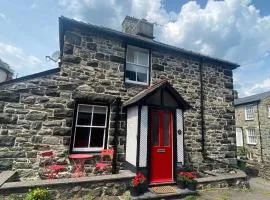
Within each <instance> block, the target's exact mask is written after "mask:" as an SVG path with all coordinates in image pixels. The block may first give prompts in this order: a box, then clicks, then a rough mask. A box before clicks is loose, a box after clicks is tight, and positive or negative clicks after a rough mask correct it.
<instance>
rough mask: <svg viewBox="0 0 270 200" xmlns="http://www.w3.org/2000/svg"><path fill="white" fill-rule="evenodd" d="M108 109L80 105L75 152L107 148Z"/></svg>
mask: <svg viewBox="0 0 270 200" xmlns="http://www.w3.org/2000/svg"><path fill="white" fill-rule="evenodd" d="M107 117H108V107H107V106H98V105H88V104H78V106H77V115H76V122H75V129H74V135H73V137H74V138H73V148H72V150H73V151H100V150H102V149H104V147H105V137H106V128H107Z"/></svg>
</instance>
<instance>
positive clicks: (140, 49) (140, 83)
mask: <svg viewBox="0 0 270 200" xmlns="http://www.w3.org/2000/svg"><path fill="white" fill-rule="evenodd" d="M130 48H131V49H134V50H137V51H142V52H147V54H148V58H147V66H146V65H141V64H138V61H136V63H132V62H128V61H127V56H126V69H125V70H127V64H132V65H135V66H137V67H145V68H146V69H147V74H146V77H147V78H146V82H140V81H133V80H129V79H127V77H126V74H125V82H126V83H133V84H138V85H148V84H149V74H150V70H149V68H150V66H149V65H150V63H149V50H148V49H143V48H140V47H136V46H132V45H127V53H128V49H130ZM136 80H137V71H136Z"/></svg>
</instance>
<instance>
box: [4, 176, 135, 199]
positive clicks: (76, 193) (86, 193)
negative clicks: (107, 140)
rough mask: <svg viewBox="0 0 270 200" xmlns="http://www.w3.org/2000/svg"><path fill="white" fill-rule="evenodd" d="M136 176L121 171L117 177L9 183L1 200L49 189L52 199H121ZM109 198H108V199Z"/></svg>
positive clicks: (19, 197) (20, 197)
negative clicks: (30, 191)
mask: <svg viewBox="0 0 270 200" xmlns="http://www.w3.org/2000/svg"><path fill="white" fill-rule="evenodd" d="M133 177H134V174H132V173H130V172H125V171H121V172H120V173H119V174H116V175H107V176H102V177H101V176H95V177H85V178H83V179H81V178H73V179H58V180H45V181H44V180H42V181H40V180H37V181H25V182H8V183H5V184H4V185H2V187H1V188H0V199H22V197H25V195H26V193H28V192H29V190H33V189H36V188H44V189H47V190H48V191H49V193H50V197H51V199H74V200H75V199H99V198H100V199H107V198H109V199H119V198H117V196H121V195H123V194H124V192H125V191H126V190H128V189H129V184H130V181H131V179H132V178H133ZM106 197H107V198H106Z"/></svg>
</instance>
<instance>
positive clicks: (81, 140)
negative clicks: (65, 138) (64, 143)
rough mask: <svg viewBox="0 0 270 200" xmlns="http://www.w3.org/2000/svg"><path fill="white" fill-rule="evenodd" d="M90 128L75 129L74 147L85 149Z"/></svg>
mask: <svg viewBox="0 0 270 200" xmlns="http://www.w3.org/2000/svg"><path fill="white" fill-rule="evenodd" d="M89 133H90V128H88V127H77V128H76V133H75V142H74V147H80V148H87V147H88V142H89Z"/></svg>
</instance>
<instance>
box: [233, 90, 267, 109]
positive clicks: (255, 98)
mask: <svg viewBox="0 0 270 200" xmlns="http://www.w3.org/2000/svg"><path fill="white" fill-rule="evenodd" d="M266 97H270V91H268V92H264V93H260V94H255V95H252V96H248V97H243V98H238V99H235V100H234V105H235V106H238V105H242V104H247V103H252V102H257V101H261V100H262V99H264V98H266Z"/></svg>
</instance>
